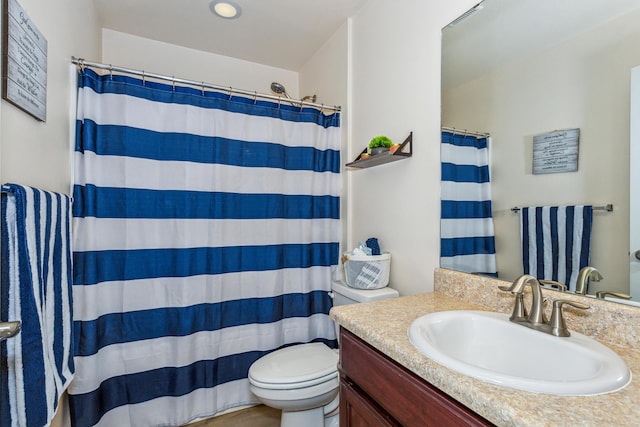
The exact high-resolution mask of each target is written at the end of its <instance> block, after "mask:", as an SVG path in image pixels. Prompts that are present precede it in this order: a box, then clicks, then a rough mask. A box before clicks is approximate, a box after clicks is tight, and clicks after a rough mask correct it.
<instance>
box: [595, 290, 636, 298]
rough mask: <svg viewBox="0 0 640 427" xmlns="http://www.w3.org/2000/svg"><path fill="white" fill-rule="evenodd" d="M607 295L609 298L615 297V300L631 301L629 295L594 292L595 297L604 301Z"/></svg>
mask: <svg viewBox="0 0 640 427" xmlns="http://www.w3.org/2000/svg"><path fill="white" fill-rule="evenodd" d="M607 295H610V296H612V297H615V298H620V299H631V295H627V294H623V293H620V292H611V291H598V292H596V297H597V298H601V299H604V297H606V296H607Z"/></svg>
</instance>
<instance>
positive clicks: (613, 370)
mask: <svg viewBox="0 0 640 427" xmlns="http://www.w3.org/2000/svg"><path fill="white" fill-rule="evenodd" d="M409 339H410V340H411V343H412V344H413V345H414V346H415V347H416V348H417V349H418V350H419V351H420V352H421V353H423V354H424V355H426V356H428V357H429V358H431V359H433V360H434V361H436V362H438V363H440V364H442V365H444V366H446V367H447V368H450V369H452V370H454V371H457V372H459V373H461V374H464V375H468V376H470V377H473V378H477V379H480V380H483V381H488V382H491V383H494V384H499V385H502V386H506V387H512V388H517V389H520V390H527V391H534V392H539V393H550V394H561V395H569V396H585V395H594V394H602V393H609V392H613V391H617V390H620V389H622V388H624V387H625V386H626V385H627V384H629V382H630V381H631V371H630V370H629V368H628V367H627V365H626V363H625V362H624V361H623V360H622V359H621V358H620V356H618V355H617V354H616V353H615V352H613V351H612V350H611V349H609V348H608V347H606V346H604V345H602V344H600V343H599V342H597V341H595V340H593V339H591V338H588V337H586V336H584V335H581V334H578V333H576V332H573V331H572V332H571V336H570V337H566V338H560V337H555V336H552V335H549V334H545V333H542V332H539V331H535V330H533V329H529V328H526V327H524V326H521V325H517V324H515V323H512V322H510V321H509V316H508V315H506V314H501V313H493V312H485V311H464V310H460V311H441V312H437V313H431V314H427V315H426V316H422V317H419V318H418V319H416V320H415V321H414V322H413V323H412V324H411V326H410V327H409Z"/></svg>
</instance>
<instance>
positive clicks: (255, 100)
mask: <svg viewBox="0 0 640 427" xmlns="http://www.w3.org/2000/svg"><path fill="white" fill-rule="evenodd" d="M256 102H258V92H256V91H255V90H254V91H253V105H256Z"/></svg>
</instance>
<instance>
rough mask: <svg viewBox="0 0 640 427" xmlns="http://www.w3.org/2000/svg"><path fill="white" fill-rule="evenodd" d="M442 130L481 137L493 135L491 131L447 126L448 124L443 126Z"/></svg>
mask: <svg viewBox="0 0 640 427" xmlns="http://www.w3.org/2000/svg"><path fill="white" fill-rule="evenodd" d="M442 130H443V131H445V132H451V133H455V134H458V135H465V136H466V135H470V136H477V137H479V138H489V137H490V136H491V134H490V133H486V132H476V131H473V130H467V129H456V128H451V127H447V126H442Z"/></svg>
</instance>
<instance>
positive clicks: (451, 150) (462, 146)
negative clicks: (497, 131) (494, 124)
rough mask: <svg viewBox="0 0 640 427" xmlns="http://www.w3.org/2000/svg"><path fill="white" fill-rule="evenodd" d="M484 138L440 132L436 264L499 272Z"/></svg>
mask: <svg viewBox="0 0 640 427" xmlns="http://www.w3.org/2000/svg"><path fill="white" fill-rule="evenodd" d="M487 140H488V138H478V137H476V136H473V135H459V134H456V133H452V132H442V144H441V146H440V159H441V184H440V185H441V188H440V205H441V206H440V208H441V215H440V216H441V219H440V266H441V267H444V268H450V269H453V270H458V271H465V272H468V273H480V274H487V275H491V276H497V269H496V250H495V238H494V231H493V217H492V214H491V186H490V181H489V148H488V141H487Z"/></svg>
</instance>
